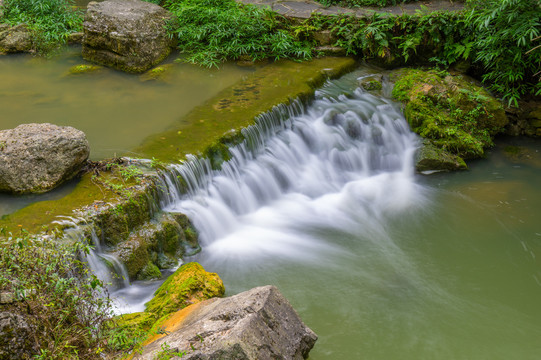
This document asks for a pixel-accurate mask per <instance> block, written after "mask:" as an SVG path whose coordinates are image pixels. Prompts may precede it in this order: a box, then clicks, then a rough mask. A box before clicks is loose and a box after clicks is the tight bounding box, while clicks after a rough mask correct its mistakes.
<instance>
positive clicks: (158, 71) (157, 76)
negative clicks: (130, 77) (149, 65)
mask: <svg viewBox="0 0 541 360" xmlns="http://www.w3.org/2000/svg"><path fill="white" fill-rule="evenodd" d="M172 67H173V64H166V65H160V66H156V67H155V68H154V69H151V70H149V71H147V72H146V73H144V74H143V75H141V76H140V77H139V80H141V81H143V82H145V81H163V82H167V80H168V77H169V75H170V71H171V68H172Z"/></svg>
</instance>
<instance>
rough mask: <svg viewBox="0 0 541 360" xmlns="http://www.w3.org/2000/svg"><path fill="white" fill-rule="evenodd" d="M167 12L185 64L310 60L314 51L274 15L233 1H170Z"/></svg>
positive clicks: (170, 28) (171, 31)
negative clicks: (249, 60)
mask: <svg viewBox="0 0 541 360" xmlns="http://www.w3.org/2000/svg"><path fill="white" fill-rule="evenodd" d="M164 6H165V8H166V9H168V10H169V11H171V12H172V13H173V14H174V15H175V17H176V21H174V22H172V23H171V24H170V27H169V30H170V33H171V34H173V35H174V36H176V37H177V39H178V44H179V45H178V47H179V49H180V50H181V51H182V52H183V53H184V54H185V55H186V57H185V59H184V60H185V61H188V62H192V63H198V64H202V65H204V66H208V67H211V66H217V65H218V64H219V63H220V62H223V61H225V60H230V59H234V60H236V59H239V58H241V57H243V58H244V57H246V58H249V59H251V60H260V59H265V58H273V59H280V58H298V59H308V58H310V56H311V49H310V47H309V46H308V45H307V43H303V42H300V41H298V40H297V39H296V38H295V37H294V36H293V35H292V33H291V32H290V31H288V26H286V25H284V23H283V22H285V20H284V19H281V20H282V21H278V19H277V17H278V15H276V14H275V13H273V12H271V11H269V10H263V9H258V8H256V7H254V6H250V5H243V4H239V3H236V2H235V1H234V0H182V1H180V0H167V1H165V4H164Z"/></svg>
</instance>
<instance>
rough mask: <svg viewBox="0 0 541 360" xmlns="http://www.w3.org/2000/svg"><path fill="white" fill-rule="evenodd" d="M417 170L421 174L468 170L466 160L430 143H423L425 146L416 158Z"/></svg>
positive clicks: (426, 141)
mask: <svg viewBox="0 0 541 360" xmlns="http://www.w3.org/2000/svg"><path fill="white" fill-rule="evenodd" d="M415 169H416V170H417V171H418V172H420V173H432V172H436V171H456V170H467V169H468V166H467V165H466V163H465V162H464V160H463V159H462V158H461V157H459V156H457V155H454V154H451V153H449V152H447V151H445V150H443V149H440V148H438V147H437V146H435V145H433V144H432V143H431V142H430V141H428V140H425V141H423V146H422V147H421V148H420V149H419V151H418V152H417V156H416V162H415Z"/></svg>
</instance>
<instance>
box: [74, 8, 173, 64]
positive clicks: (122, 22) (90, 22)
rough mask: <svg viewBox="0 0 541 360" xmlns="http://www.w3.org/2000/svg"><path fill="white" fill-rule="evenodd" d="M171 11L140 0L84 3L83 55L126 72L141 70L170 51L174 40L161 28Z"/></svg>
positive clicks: (169, 16) (156, 62) (164, 56)
mask: <svg viewBox="0 0 541 360" xmlns="http://www.w3.org/2000/svg"><path fill="white" fill-rule="evenodd" d="M171 17H172V15H171V13H169V12H168V11H167V10H165V9H163V8H161V7H160V6H158V5H155V4H151V3H148V2H144V1H140V0H115V1H113V0H110V1H104V2H100V3H97V2H91V3H89V4H88V8H87V12H86V15H85V21H84V36H83V58H85V59H86V60H89V61H93V62H96V63H98V64H101V65H105V66H110V67H113V68H116V69H119V70H122V71H126V72H130V73H139V72H144V71H146V70H148V69H150V68H151V67H152V66H154V65H156V64H158V63H160V62H161V61H162V60H163V59H165V58H166V57H167V56H168V55H169V54H170V52H171V48H172V46H173V45H174V41H173V40H172V39H170V38H169V37H168V35H167V33H166V30H165V24H166V21H167V20H168V19H170V18H171Z"/></svg>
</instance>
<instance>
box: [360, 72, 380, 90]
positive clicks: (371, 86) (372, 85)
mask: <svg viewBox="0 0 541 360" xmlns="http://www.w3.org/2000/svg"><path fill="white" fill-rule="evenodd" d="M382 81H383V77H382V76H381V75H375V76H368V77H364V78H362V79H360V80H359V85H360V86H361V87H362V88H363V89H364V90H366V91H378V90H381V89H382V88H383V85H382V84H381V82H382Z"/></svg>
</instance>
